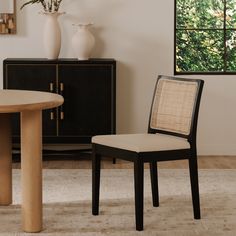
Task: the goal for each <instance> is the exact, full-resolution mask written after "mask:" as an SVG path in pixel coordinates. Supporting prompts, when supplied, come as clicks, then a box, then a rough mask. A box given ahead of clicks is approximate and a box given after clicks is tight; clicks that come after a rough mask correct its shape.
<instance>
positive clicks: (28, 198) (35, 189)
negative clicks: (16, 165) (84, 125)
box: [21, 111, 42, 232]
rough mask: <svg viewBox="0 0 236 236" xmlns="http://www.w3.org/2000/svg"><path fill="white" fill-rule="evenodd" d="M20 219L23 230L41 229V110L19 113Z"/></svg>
mask: <svg viewBox="0 0 236 236" xmlns="http://www.w3.org/2000/svg"><path fill="white" fill-rule="evenodd" d="M21 150H22V158H21V159H22V160H21V161H22V164H21V169H22V176H21V188H22V220H23V224H22V225H23V230H24V231H25V232H39V231H41V230H42V111H24V112H22V113H21Z"/></svg>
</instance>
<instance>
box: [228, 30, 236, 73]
mask: <svg viewBox="0 0 236 236" xmlns="http://www.w3.org/2000/svg"><path fill="white" fill-rule="evenodd" d="M226 35H227V36H226V37H227V41H226V45H227V71H236V31H235V30H234V31H231V30H230V31H229V30H227V32H226Z"/></svg>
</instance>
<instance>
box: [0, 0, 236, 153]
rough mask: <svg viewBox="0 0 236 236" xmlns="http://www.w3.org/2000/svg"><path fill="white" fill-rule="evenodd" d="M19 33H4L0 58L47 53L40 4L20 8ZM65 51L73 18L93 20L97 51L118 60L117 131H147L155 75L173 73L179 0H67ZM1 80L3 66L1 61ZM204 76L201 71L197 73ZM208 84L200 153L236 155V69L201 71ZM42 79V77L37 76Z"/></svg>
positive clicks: (64, 53)
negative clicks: (216, 72)
mask: <svg viewBox="0 0 236 236" xmlns="http://www.w3.org/2000/svg"><path fill="white" fill-rule="evenodd" d="M17 2H18V3H17V4H18V6H17V20H18V22H17V26H18V33H17V35H15V36H3V35H2V36H0V60H2V59H4V58H6V57H23V58H24V57H36V58H37V57H44V54H43V46H42V31H43V24H44V18H43V16H42V15H39V14H38V13H37V12H38V11H39V10H40V8H39V7H37V6H30V7H28V8H25V9H24V10H22V11H20V10H19V8H20V3H22V1H17ZM61 10H63V11H66V13H67V14H66V15H64V16H62V17H61V18H60V23H61V28H62V38H63V39H62V50H61V54H60V57H73V56H74V55H73V52H72V49H71V38H72V36H73V34H74V33H75V30H76V28H74V27H73V26H72V23H76V22H81V21H82V22H87V21H92V22H94V24H95V25H94V27H93V29H92V31H93V33H94V35H95V37H96V42H97V43H96V47H95V49H94V51H93V57H110V58H115V59H116V60H117V61H118V65H117V131H118V132H119V133H125V132H132V133H133V132H145V131H146V129H147V121H148V115H149V109H150V102H151V98H152V93H153V87H154V83H155V79H156V77H157V75H158V74H167V75H173V68H174V65H173V61H174V60H173V59H174V56H173V55H174V42H173V40H174V0H162V1H160V0H148V1H143V0H63V5H62V7H61ZM0 75H1V78H0V79H1V81H2V66H1V67H0ZM193 77H195V78H199V77H200V76H193ZM202 78H204V79H205V82H206V83H205V88H204V93H203V99H202V106H201V112H200V119H199V133H198V146H199V153H200V154H202V155H203V154H207V155H236V75H235V76H207V77H206V76H204V77H203V76H202ZM35 83H37V81H35Z"/></svg>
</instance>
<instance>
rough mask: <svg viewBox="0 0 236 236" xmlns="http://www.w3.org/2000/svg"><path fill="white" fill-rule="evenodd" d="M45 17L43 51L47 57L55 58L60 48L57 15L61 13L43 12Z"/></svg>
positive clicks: (59, 30)
mask: <svg viewBox="0 0 236 236" xmlns="http://www.w3.org/2000/svg"><path fill="white" fill-rule="evenodd" d="M43 14H44V15H45V17H46V22H45V25H44V35H43V44H44V53H45V56H46V58H48V59H57V58H58V56H59V53H60V50H61V29H60V25H59V22H58V17H59V16H60V15H62V14H63V13H59V12H53V13H50V12H45V13H43Z"/></svg>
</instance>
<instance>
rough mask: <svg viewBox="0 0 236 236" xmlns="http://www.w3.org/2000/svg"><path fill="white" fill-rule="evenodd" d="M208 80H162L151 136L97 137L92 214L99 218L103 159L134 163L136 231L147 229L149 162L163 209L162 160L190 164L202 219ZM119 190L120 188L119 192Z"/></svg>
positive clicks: (155, 197)
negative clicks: (202, 130)
mask: <svg viewBox="0 0 236 236" xmlns="http://www.w3.org/2000/svg"><path fill="white" fill-rule="evenodd" d="M203 85H204V81H203V80H200V79H186V78H177V77H171V76H163V75H161V76H158V79H157V82H156V86H155V90H154V96H153V101H152V106H151V112H150V117H149V125H148V133H145V134H118V135H99V136H94V137H93V138H92V149H93V153H92V155H93V157H92V214H93V215H98V214H99V188H100V166H101V165H100V163H101V157H102V156H106V157H112V158H114V157H115V158H118V159H123V160H126V161H131V162H133V163H134V187H135V217H136V230H139V231H140V230H143V197H144V193H143V192H144V163H145V162H148V163H150V174H151V186H152V200H153V206H155V207H158V206H159V192H158V173H157V162H159V161H172V160H183V159H187V160H188V162H189V171H190V181H191V191H192V204H193V212H194V218H195V219H200V217H201V214H200V200H199V186H198V167H197V146H196V134H197V121H198V113H199V106H200V100H201V94H202V89H203ZM117 191H118V190H117Z"/></svg>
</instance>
